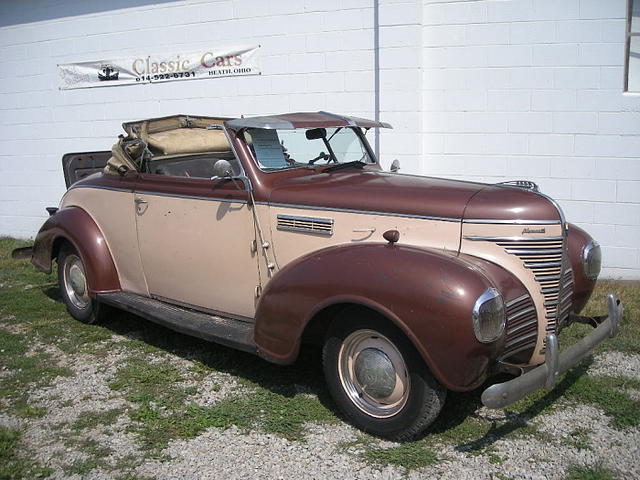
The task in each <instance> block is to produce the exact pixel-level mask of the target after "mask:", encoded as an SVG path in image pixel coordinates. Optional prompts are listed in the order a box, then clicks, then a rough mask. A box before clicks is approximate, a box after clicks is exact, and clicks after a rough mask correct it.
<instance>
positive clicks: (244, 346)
mask: <svg viewBox="0 0 640 480" xmlns="http://www.w3.org/2000/svg"><path fill="white" fill-rule="evenodd" d="M96 300H98V301H99V302H101V303H104V304H106V305H110V306H112V307H116V308H118V309H120V310H125V311H127V312H130V313H133V314H134V315H138V316H140V317H142V318H145V319H147V320H149V321H151V322H154V323H157V324H159V325H162V326H163V327H167V328H170V329H171V330H175V331H176V332H180V333H184V334H185V335H191V336H193V337H198V338H201V339H203V340H206V341H208V342H215V343H219V344H221V345H225V346H227V347H231V348H235V349H238V350H243V351H245V352H249V353H254V354H255V353H256V345H255V343H254V341H253V323H248V322H243V321H241V320H234V319H232V318H226V317H219V316H214V315H208V314H206V313H201V312H195V311H193V310H189V309H186V308H181V307H177V306H175V305H170V304H168V303H164V302H161V301H159V300H154V299H153V298H148V297H143V296H142V295H136V294H134V293H127V292H116V293H99V294H98V295H96Z"/></svg>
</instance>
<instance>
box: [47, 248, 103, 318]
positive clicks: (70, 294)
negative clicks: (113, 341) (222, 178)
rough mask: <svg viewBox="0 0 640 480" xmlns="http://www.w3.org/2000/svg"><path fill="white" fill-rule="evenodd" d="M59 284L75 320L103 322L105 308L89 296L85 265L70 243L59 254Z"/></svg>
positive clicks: (68, 309)
mask: <svg viewBox="0 0 640 480" xmlns="http://www.w3.org/2000/svg"><path fill="white" fill-rule="evenodd" d="M58 284H59V285H60V290H61V292H62V298H63V299H64V303H65V304H66V306H67V311H68V312H69V313H70V314H71V316H72V317H73V318H75V319H76V320H80V321H81V322H84V323H96V322H98V321H100V320H102V318H103V317H104V314H105V306H104V305H101V304H100V303H98V302H97V301H96V300H94V299H92V298H91V297H90V296H89V286H88V283H87V274H86V269H85V266H84V263H83V262H82V258H81V257H80V255H79V254H78V252H77V251H76V250H75V248H73V246H71V245H70V244H69V243H65V244H64V245H63V246H62V247H61V248H60V253H59V254H58Z"/></svg>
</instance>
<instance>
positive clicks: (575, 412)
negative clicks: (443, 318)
mask: <svg viewBox="0 0 640 480" xmlns="http://www.w3.org/2000/svg"><path fill="white" fill-rule="evenodd" d="M113 340H115V341H121V340H125V338H124V337H120V336H118V335H115V334H114V336H113ZM32 349H34V350H39V351H42V350H46V351H48V352H49V353H52V354H53V358H56V361H57V362H58V364H59V365H60V366H65V367H67V368H70V369H71V370H72V371H73V373H74V374H75V375H74V376H72V377H58V378H56V379H55V380H54V381H53V382H52V383H51V384H50V385H49V386H48V387H45V388H40V389H33V390H32V391H31V392H30V395H29V396H30V401H31V403H32V404H33V405H34V406H36V407H44V408H46V409H47V413H46V415H45V416H44V417H42V418H34V419H19V418H17V417H11V416H9V415H7V414H5V413H0V425H2V426H7V427H12V428H18V427H19V428H22V429H23V431H24V434H23V438H22V441H23V442H24V444H25V445H26V447H27V449H28V451H31V452H33V453H34V459H35V460H36V461H37V462H39V463H40V464H42V465H46V466H47V467H50V468H52V469H53V474H52V476H51V478H54V479H62V478H72V479H73V478H88V479H107V478H114V476H116V475H119V474H122V473H128V474H130V475H131V474H135V475H137V476H139V477H142V478H145V477H149V478H157V479H171V480H174V479H194V478H203V479H204V478H225V479H236V478H237V479H240V478H256V479H262V478H264V479H277V478H282V479H289V478H308V479H345V478H349V479H351V478H353V479H392V478H409V479H424V478H441V479H506V478H510V479H531V480H533V479H536V480H537V479H562V478H564V477H565V471H566V469H567V468H568V467H570V466H575V465H578V466H594V465H599V466H602V467H605V468H608V469H610V470H612V471H614V472H616V474H617V475H619V477H620V478H625V479H628V478H631V479H632V478H640V462H639V461H638V459H639V458H640V429H638V428H629V429H626V430H616V429H614V428H613V427H612V426H611V425H610V419H609V418H608V417H607V416H605V415H604V414H603V412H602V411H600V410H599V409H597V408H594V407H592V406H587V405H567V406H565V407H563V408H556V409H554V410H552V411H551V413H547V414H542V415H538V416H536V417H535V418H534V419H533V420H531V423H532V425H533V426H534V427H537V430H536V431H537V432H539V434H538V436H534V435H524V436H515V437H509V438H499V439H497V440H495V441H494V442H493V444H491V445H490V448H488V449H485V450H482V451H481V452H480V453H477V452H469V451H465V449H464V448H460V447H459V446H456V445H452V444H445V443H443V444H442V445H440V446H439V447H438V449H437V451H436V452H435V453H436V454H437V457H438V458H439V459H441V461H439V462H438V463H437V464H436V465H433V466H428V467H423V468H421V469H417V470H411V471H409V472H407V471H406V470H405V469H404V468H402V467H399V466H393V465H389V466H373V465H371V464H369V463H366V462H365V461H363V460H362V457H361V455H360V454H361V453H362V448H363V447H362V446H361V445H359V444H358V443H357V440H358V439H359V438H362V435H361V434H360V432H359V431H358V430H356V429H354V428H352V427H351V426H349V425H347V424H345V423H342V422H341V423H339V424H337V425H315V424H309V425H307V428H306V432H307V433H306V441H305V442H300V441H289V440H286V439H284V438H282V437H279V436H277V435H271V434H267V433H263V432H261V431H259V430H255V431H250V432H245V431H240V430H238V429H237V428H235V427H232V428H229V429H227V430H221V429H216V428H209V429H207V430H205V431H204V432H202V433H201V434H200V435H198V436H197V437H195V438H192V439H188V440H175V441H172V442H171V443H170V444H169V445H168V447H167V448H166V449H164V450H163V451H162V456H161V457H160V458H149V456H148V455H145V452H143V451H141V450H140V446H139V442H138V440H137V438H136V435H135V434H133V433H127V426H128V425H129V424H130V422H131V420H130V419H129V417H128V416H127V415H126V413H122V414H121V415H119V416H118V417H117V418H116V419H115V421H114V422H112V423H111V424H109V425H106V426H104V425H102V426H97V427H96V428H92V429H88V430H83V431H81V432H78V431H74V430H73V427H72V424H73V422H74V421H76V420H77V419H78V418H79V416H80V415H81V414H82V412H96V411H107V410H110V409H125V408H127V407H131V404H130V403H129V402H128V401H127V400H126V399H125V395H123V394H122V393H121V392H114V391H113V390H112V389H110V388H109V386H108V384H109V382H110V381H111V380H112V379H113V377H114V375H115V373H116V369H117V366H118V365H122V362H123V361H124V360H125V359H126V358H127V356H129V355H130V353H127V351H126V350H124V349H118V348H114V349H111V350H109V352H108V353H107V354H106V355H104V356H99V357H97V356H94V355H90V354H81V353H77V354H67V353H64V352H62V351H60V350H58V349H57V348H56V347H52V346H48V345H42V344H37V343H34V344H33V345H32ZM148 358H149V361H150V362H155V361H166V360H169V361H170V362H171V363H172V365H175V366H176V367H177V368H178V369H180V370H181V371H185V372H186V371H188V369H189V368H190V366H192V362H191V361H190V360H189V359H185V358H181V357H179V356H177V355H173V354H171V353H168V352H161V353H152V354H148ZM588 374H590V375H612V376H625V377H629V378H633V379H636V380H640V356H638V355H627V354H621V353H617V352H608V353H603V354H600V355H598V356H597V357H596V358H595V359H594V362H593V363H592V365H591V366H590V368H589V370H588ZM188 386H193V387H195V388H196V393H195V396H194V399H195V402H196V403H198V404H200V405H203V406H211V405H214V404H215V403H216V402H219V401H220V400H221V399H224V398H228V397H229V396H230V395H242V388H239V386H238V383H237V381H236V379H235V378H234V377H233V376H232V375H229V374H226V373H220V372H214V373H212V374H208V375H207V376H205V377H204V379H203V380H201V381H199V382H197V383H193V385H188ZM633 393H634V395H637V393H638V392H633ZM475 415H476V416H477V417H478V418H484V419H489V420H492V421H495V422H496V423H498V424H499V423H500V422H504V420H505V414H504V412H501V411H492V410H487V409H484V408H480V409H478V410H477V411H476V412H475ZM576 429H582V431H584V432H587V433H586V435H587V436H586V440H585V442H586V443H587V445H586V446H582V447H580V448H579V447H576V446H575V445H573V444H572V443H571V442H570V441H569V440H571V439H570V438H569V432H573V431H576ZM70 439H72V440H73V441H71V442H70ZM373 441H374V442H377V444H376V446H377V447H379V448H387V447H393V446H396V445H395V444H393V443H391V442H384V441H378V440H373ZM74 442H75V443H74ZM87 442H89V443H87ZM347 442H354V443H353V444H352V445H351V446H348V447H345V443H347ZM87 444H93V445H99V446H106V447H108V448H109V453H108V454H107V455H105V456H104V458H102V459H101V460H102V461H103V462H104V465H107V466H108V468H106V467H103V466H97V467H96V468H93V469H91V470H90V471H88V472H82V473H75V474H74V473H70V472H69V469H68V466H69V465H72V464H74V463H77V462H81V461H83V460H86V459H87V458H90V455H89V454H88V452H87V451H83V448H86V445H87ZM83 445H84V447H83ZM123 462H125V463H126V462H128V463H129V464H130V465H133V466H132V467H123V466H122V465H123Z"/></svg>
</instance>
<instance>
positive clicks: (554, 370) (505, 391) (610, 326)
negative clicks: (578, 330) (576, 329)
mask: <svg viewBox="0 0 640 480" xmlns="http://www.w3.org/2000/svg"><path fill="white" fill-rule="evenodd" d="M607 310H608V312H609V315H608V316H607V318H606V319H605V320H604V321H602V323H600V325H598V327H597V328H596V329H595V330H593V331H592V332H591V333H589V335H587V336H586V337H584V338H583V339H582V340H580V341H579V342H578V343H576V344H575V345H572V346H571V347H569V348H567V349H566V350H565V351H564V352H562V353H559V351H558V338H557V337H556V335H555V334H554V333H550V334H548V335H547V350H546V354H545V362H544V363H543V364H542V365H540V366H539V367H536V368H534V369H533V370H529V371H528V372H527V373H524V374H522V375H520V376H519V377H516V378H514V379H513V380H509V381H508V382H504V383H496V384H495V385H491V386H490V387H489V388H487V389H486V390H485V391H484V392H482V403H483V404H484V405H485V406H486V407H488V408H503V407H506V406H507V405H510V404H512V403H513V402H515V401H517V400H520V399H521V398H523V397H525V396H527V395H529V394H530V393H533V392H535V391H536V390H539V389H541V388H546V389H551V388H553V387H554V385H555V383H556V379H557V378H558V377H559V376H560V375H562V374H563V373H565V372H566V371H567V370H569V369H570V368H571V367H573V366H574V365H576V364H577V363H579V362H580V361H581V360H582V359H583V358H584V357H586V356H587V355H588V354H589V352H590V351H591V350H593V348H594V347H596V346H597V345H598V344H600V343H601V342H603V341H604V340H605V339H607V338H611V337H615V336H616V335H617V334H618V331H619V329H620V319H621V318H622V310H623V308H622V303H620V302H619V301H618V299H617V298H616V297H615V295H609V296H608V297H607Z"/></svg>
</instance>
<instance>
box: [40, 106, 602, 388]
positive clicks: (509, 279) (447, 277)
mask: <svg viewBox="0 0 640 480" xmlns="http://www.w3.org/2000/svg"><path fill="white" fill-rule="evenodd" d="M272 118H273V119H274V120H273V121H274V125H277V124H278V123H277V122H288V123H289V124H291V125H293V126H295V127H307V128H315V127H335V126H342V127H353V128H358V129H359V128H363V129H367V128H371V127H376V126H384V125H382V124H377V123H376V122H370V121H360V120H359V119H355V120H354V119H349V118H348V117H337V116H331V115H328V114H322V113H318V114H290V115H286V116H275V117H272ZM233 122H234V121H229V122H227V124H228V125H227V127H226V128H225V133H226V135H227V138H228V139H229V141H230V146H231V149H232V151H233V152H234V153H235V155H236V157H237V159H238V161H239V162H240V164H241V166H242V169H243V175H244V176H246V179H247V181H240V180H238V179H236V180H229V179H214V180H209V179H195V178H182V177H166V176H160V175H151V174H146V173H136V172H128V173H127V174H125V175H124V176H114V175H106V174H97V175H93V176H91V177H88V178H86V179H83V180H81V181H79V182H77V183H75V184H74V185H72V186H71V188H70V189H69V190H68V192H67V193H66V195H65V196H64V198H63V199H62V202H61V204H60V210H59V211H58V212H57V213H56V214H55V215H53V216H52V217H51V218H50V219H49V220H48V221H47V222H46V223H45V226H44V227H43V229H42V231H41V232H40V234H39V235H38V238H37V240H36V245H35V247H34V252H35V253H34V257H33V261H34V264H35V265H36V266H37V267H38V268H40V269H42V270H45V271H46V270H50V268H51V259H52V258H53V257H55V255H56V248H57V245H59V242H61V241H62V240H67V241H70V242H71V243H72V244H73V245H74V246H75V247H76V248H77V249H78V251H79V252H80V254H81V256H82V258H83V261H85V262H86V264H87V265H91V266H90V267H89V268H88V272H87V273H88V276H89V287H90V292H91V294H92V295H95V294H96V293H100V292H108V291H114V290H118V289H122V290H123V291H126V292H132V293H136V294H139V295H144V296H150V297H154V298H158V299H161V300H164V301H167V302H170V303H176V304H180V305H185V306H188V307H191V308H195V309H198V310H202V311H207V312H215V313H218V314H222V315H225V316H228V317H230V318H238V319H242V320H244V321H246V320H253V321H254V322H255V336H254V340H255V343H256V347H257V351H258V353H259V354H260V355H261V356H263V357H264V358H266V359H268V360H270V361H273V362H277V363H291V362H293V361H294V360H295V358H296V357H297V355H298V352H299V350H300V346H301V344H302V341H303V340H309V339H310V340H314V338H312V337H313V336H314V335H315V336H316V337H319V336H321V335H322V334H323V333H324V331H325V330H326V326H327V325H328V322H329V321H330V320H331V315H332V314H335V312H336V311H337V310H338V309H341V308H344V307H345V306H347V305H349V306H353V305H358V306H360V307H361V308H366V309H369V310H372V311H375V312H377V313H378V314H380V315H383V316H384V317H385V318H387V319H388V320H389V321H391V322H393V323H394V324H395V325H396V326H397V327H398V328H400V329H401V330H402V331H403V332H404V333H405V334H406V336H407V337H408V338H409V339H410V340H411V342H412V343H413V345H414V346H415V348H416V350H417V351H418V352H419V353H420V354H421V356H422V358H423V359H424V360H425V362H426V364H427V365H428V367H429V368H430V369H431V371H432V372H433V373H434V375H435V376H436V377H437V378H438V380H439V381H440V382H441V383H442V384H443V385H445V386H446V387H448V388H450V389H454V390H467V389H471V388H475V387H477V386H478V385H479V384H480V383H481V382H482V381H483V380H484V379H485V378H486V376H487V375H489V374H491V373H493V369H494V366H495V365H496V362H497V361H498V360H499V359H500V357H501V351H502V349H503V347H504V342H505V336H504V335H503V336H502V337H501V338H499V339H498V340H497V341H495V342H493V343H490V344H482V343H480V342H478V341H477V340H476V338H475V336H474V333H473V329H472V324H471V310H472V308H473V304H474V302H475V300H476V299H477V298H478V296H479V295H480V294H481V293H482V291H484V290H485V289H486V288H488V287H494V288H497V289H498V290H499V291H500V292H501V294H502V296H503V298H504V300H505V302H506V303H507V304H508V303H509V302H512V301H517V300H518V299H521V298H526V297H530V298H531V299H532V301H533V303H534V305H535V309H536V318H537V322H538V325H537V328H538V335H537V338H536V345H535V348H534V347H532V348H531V349H530V351H527V355H528V358H526V359H524V360H523V363H524V364H538V363H541V361H542V356H541V355H542V354H541V353H540V352H541V351H542V349H543V344H542V342H543V339H544V335H543V333H544V332H545V331H546V328H547V326H548V323H549V322H548V319H546V318H545V314H544V312H545V308H546V307H545V306H544V302H545V300H544V298H543V296H542V295H541V293H540V287H539V284H538V283H537V282H536V280H535V278H534V277H533V275H532V273H531V271H530V270H528V269H526V268H524V267H523V265H522V262H521V261H520V260H519V259H518V258H517V257H515V256H513V255H505V253H504V249H502V250H500V249H499V248H498V247H496V246H495V242H493V243H492V242H486V241H478V240H477V238H480V237H502V236H504V237H509V238H514V237H525V238H536V237H540V236H542V235H551V236H556V237H560V238H562V239H563V245H564V246H565V248H563V255H566V259H565V260H563V262H565V261H566V265H567V267H568V266H569V265H570V266H571V270H572V271H573V278H574V284H573V285H574V290H573V302H574V303H573V310H574V311H575V312H577V311H578V310H579V309H580V308H582V306H583V305H584V302H585V301H586V299H587V298H588V296H589V295H590V292H591V289H592V288H593V282H589V281H586V279H584V278H582V277H580V275H581V270H580V269H579V262H580V257H581V249H582V248H583V246H584V244H585V243H586V242H588V241H589V237H588V235H587V234H586V233H584V232H583V231H581V230H579V229H577V228H575V227H573V226H571V227H569V228H567V226H566V225H565V223H564V221H563V218H562V215H561V212H559V211H558V209H557V207H556V206H555V205H554V204H553V202H551V201H549V200H548V199H547V198H545V197H544V196H541V195H538V194H536V193H535V192H531V191H526V190H523V189H520V188H513V187H508V186H495V185H486V184H480V183H473V182H461V181H453V180H444V179H437V178H427V177H418V176H410V175H398V174H391V173H386V172H382V171H381V170H380V168H379V166H378V165H371V166H368V167H366V168H365V169H364V170H363V171H360V170H356V171H354V170H342V171H335V172H330V173H324V172H323V171H322V170H323V169H322V168H318V169H317V171H316V172H311V171H309V170H305V169H291V170H285V171H281V172H272V173H267V172H263V171H261V170H260V169H259V168H258V166H257V163H256V162H255V160H254V159H253V157H252V153H251V151H250V149H249V147H248V146H247V145H246V143H245V142H244V141H243V136H242V135H241V134H239V132H240V131H241V126H237V125H235V124H234V123H233ZM367 122H368V123H367ZM241 124H242V122H240V125H241ZM358 131H359V130H358ZM359 132H360V131H359ZM359 134H360V135H362V133H361V132H360V133H359ZM363 138H364V137H363ZM249 186H250V188H248V187H249ZM73 212H75V213H73ZM78 212H81V213H78ZM74 215H75V216H74ZM71 217H74V218H75V220H73V222H75V223H73V224H72V223H69V225H67V220H66V219H67V218H71ZM291 218H294V219H296V218H298V219H301V222H303V223H302V224H304V222H305V221H307V222H311V224H312V225H313V221H314V220H317V221H318V227H319V228H321V229H324V231H316V232H313V231H308V230H305V229H304V228H303V229H296V228H291V225H292V224H291V223H286V222H287V221H289V222H291ZM287 219H289V220H287ZM69 222H71V221H69ZM76 224H82V225H83V226H77V225H76ZM327 225H330V231H329V232H327V230H326V229H327V228H328V227H327ZM294 226H295V225H294ZM287 227H288V228H287ZM390 229H393V230H398V232H400V238H399V241H398V242H397V243H395V244H388V243H387V242H385V241H384V240H383V238H382V235H383V233H384V232H385V231H387V230H390ZM543 229H544V233H542V230H543ZM84 231H87V232H88V233H83V234H82V235H84V236H83V237H78V235H80V234H79V233H78V232H84ZM530 232H533V233H530ZM96 245H101V246H99V247H98V246H96ZM564 252H566V253H564ZM563 258H565V257H563ZM92 277H94V278H92ZM105 279H111V281H110V282H109V281H107V280H105ZM317 339H318V338H316V339H315V340H317Z"/></svg>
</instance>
